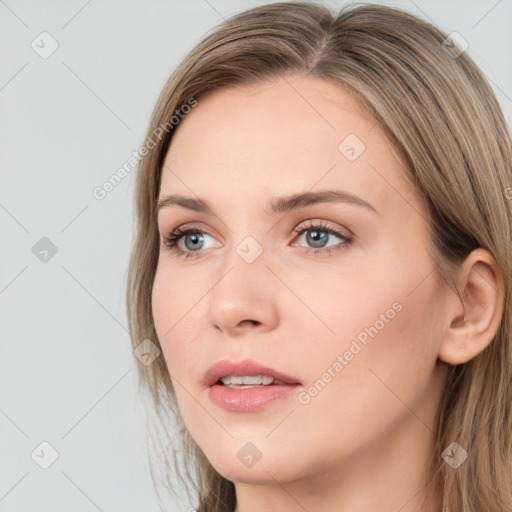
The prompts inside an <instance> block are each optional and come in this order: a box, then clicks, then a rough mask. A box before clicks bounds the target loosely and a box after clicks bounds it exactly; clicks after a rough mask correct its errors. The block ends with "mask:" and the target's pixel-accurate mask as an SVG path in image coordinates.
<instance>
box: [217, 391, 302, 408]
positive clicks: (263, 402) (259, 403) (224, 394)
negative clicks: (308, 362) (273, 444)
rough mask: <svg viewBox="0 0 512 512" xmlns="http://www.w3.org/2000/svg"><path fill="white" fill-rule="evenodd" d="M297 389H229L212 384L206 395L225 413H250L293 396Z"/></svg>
mask: <svg viewBox="0 0 512 512" xmlns="http://www.w3.org/2000/svg"><path fill="white" fill-rule="evenodd" d="M299 387H300V385H299V384H286V385H284V386H283V385H281V386H280V385H271V386H260V387H254V388H246V389H230V388H228V387H226V386H223V385H222V384H214V385H213V386H211V387H210V389H209V392H208V393H209V397H210V400H211V401H212V402H213V403H214V404H215V405H218V406H219V407H222V409H224V410H226V411H231V412H252V411H259V410H261V409H264V408H265V407H267V406H268V405H270V404H273V403H275V402H277V401H279V400H283V399H285V398H289V397H290V396H292V395H295V394H296V393H297V389H298V388H299Z"/></svg>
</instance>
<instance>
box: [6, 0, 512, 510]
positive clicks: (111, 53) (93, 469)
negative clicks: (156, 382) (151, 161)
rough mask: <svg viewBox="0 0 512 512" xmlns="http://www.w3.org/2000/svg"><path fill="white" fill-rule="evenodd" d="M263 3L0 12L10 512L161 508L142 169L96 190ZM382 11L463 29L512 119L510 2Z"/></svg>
mask: <svg viewBox="0 0 512 512" xmlns="http://www.w3.org/2000/svg"><path fill="white" fill-rule="evenodd" d="M262 3H267V2H257V1H246V0H244V1H238V2H237V1H234V0H231V1H228V0H209V1H208V2H207V1H205V0H191V1H187V2H185V1H179V2H178V1H170V0H166V1H163V0H162V1H156V0H153V1H146V2H144V1H142V0H138V1H137V0H129V1H127V0H125V1H122V2H121V1H114V0H108V1H103V2H101V1H99V0H89V1H85V0H73V1H69V0H68V1H64V0H61V1H55V0H54V1H47V2H36V1H28V0H6V1H5V2H4V1H0V52H1V66H0V113H1V116H0V131H1V133H0V176H1V186H0V226H1V233H2V237H1V239H2V244H1V248H2V250H1V251H0V333H1V334H0V336H1V338H0V339H1V354H0V384H1V385H0V453H1V456H0V512H7V511H8V512H18V511H19V512H21V511H23V512H27V511H33V512H36V511H37V512H39V511H53V512H58V511H66V512H73V511H83V512H89V511H90V512H94V511H96V510H100V511H104V512H107V511H112V512H114V511H116V512H117V511H135V510H144V511H153V510H158V503H157V499H156V494H155V491H154V489H153V487H152V484H151V481H150V478H149V470H148V465H147V462H146V455H145V453H146V452H145V442H144V439H145V429H144V426H143V424H142V421H141V416H140V414H139V409H140V398H138V393H137V376H136V372H135V368H136V367H135V362H136V361H135V359H134V357H133V354H132V352H131V348H130V342H129V338H128V333H127V320H126V313H125V303H124V293H125V285H126V271H127V264H128V258H129V254H130V246H131V242H132V235H133V231H132V225H133V224H132V223H133V217H132V205H131V198H132V192H133V178H134V172H131V173H130V174H129V175H128V176H127V178H126V179H125V180H124V181H123V182H122V183H121V184H120V185H118V186H117V187H116V188H115V189H114V190H113V191H112V192H110V193H109V194H108V195H107V197H106V198H105V199H103V200H102V201H100V200H97V199H95V198H94V197H93V195H92V190H93V189H94V187H97V186H101V184H102V183H103V182H105V181H106V180H107V179H108V178H109V176H111V175H112V174H113V173H114V172H115V171H116V170H117V169H118V168H119V167H120V166H121V165H122V164H123V163H124V162H126V161H127V159H128V158H129V157H130V156H131V155H132V153H133V151H135V150H137V149H138V148H139V147H140V146H141V144H142V142H143V138H144V133H145V129H146V126H147V123H148V120H149V116H150V113H151V110H152V108H153V105H154V103H155V101H156V99H157V96H158V94H159V92H160V90H161V88H162V86H163V85H164V83H165V81H166V79H167V77H168V76H169V74H170V73H171V71H172V70H173V69H174V67H175V66H176V65H177V64H178V62H179V61H180V60H181V58H182V57H183V56H184V55H185V54H186V52H187V51H188V50H190V49H191V48H192V47H193V46H194V44H195V43H197V42H198V41H199V39H201V38H202V36H203V35H204V34H206V32H207V31H209V30H210V29H212V28H213V27H214V26H215V25H216V24H218V23H219V22H220V21H222V18H226V17H228V16H230V15H231V14H233V13H235V12H238V11H240V10H243V9H246V8H248V7H251V6H256V5H260V4H262ZM324 3H327V2H324ZM329 3H330V4H331V5H338V6H341V5H343V4H344V3H345V2H341V1H338V2H329ZM380 3H386V4H388V5H395V6H399V7H404V8H406V9H408V10H410V11H411V12H413V13H416V14H419V15H421V16H423V17H425V18H427V19H430V20H431V21H432V22H434V23H436V24H437V25H438V26H440V27H441V28H442V29H444V30H445V31H447V32H451V31H457V32H459V33H460V34H461V35H462V36H463V37H464V38H465V39H466V40H467V41H468V43H469V49H468V50H467V51H468V52H469V53H470V54H471V56H472V57H473V58H474V59H475V60H476V62H477V64H478V65H479V66H480V67H481V68H482V70H483V71H484V73H485V74H486V75H487V77H488V78H489V80H490V81H491V83H492V85H493V87H494V89H495V91H496V93H497V96H498V99H499V100H500V102H501V104H502V106H503V109H504V111H505V114H506V116H507V119H508V120H509V124H510V121H511V120H512V66H511V55H512V31H511V29H510V27H511V26H512V0H500V1H495V0H492V1H472V2H468V1H451V2H446V1H429V2H427V1H420V0H416V1H415V2H413V1H410V0H407V1H397V2H380ZM43 31H47V32H49V33H50V34H51V36H52V37H53V38H54V39H55V40H56V41H57V42H58V45H59V47H58V49H57V50H56V51H55V52H54V53H53V54H52V55H51V56H50V57H48V58H47V59H43V58H41V57H40V56H39V54H38V53H36V52H35V51H34V50H33V49H32V47H31V43H32V41H33V40H36V42H37V39H36V38H37V36H39V34H40V33H41V32H43ZM47 43H48V42H47ZM46 48H48V45H46ZM43 237H47V238H48V239H49V240H51V242H52V243H53V244H54V245H55V247H56V249H57V253H56V254H54V255H53V256H52V252H51V249H50V252H49V253H48V255H46V262H42V261H40V259H38V257H36V255H35V254H34V253H33V251H32V248H33V247H34V246H35V245H36V244H37V243H38V242H39V241H40V239H41V238H43ZM45 243H47V242H39V244H43V245H42V246H41V247H40V246H36V249H37V250H35V252H36V253H38V251H42V250H44V249H45V248H46V249H48V247H46V246H45ZM43 254H44V253H43ZM39 256H40V257H43V256H42V254H40V255H39ZM43 441H46V442H48V443H50V444H51V445H52V446H53V447H54V449H55V450H57V452H58V454H59V456H58V458H57V460H56V461H55V462H54V463H53V464H52V465H51V466H50V467H49V468H48V469H42V468H41V467H40V466H39V465H38V464H37V463H36V462H35V461H34V459H33V458H32V457H31V453H32V452H33V451H34V450H36V453H39V455H40V458H39V460H41V461H42V460H43V459H44V458H45V457H46V458H48V457H49V456H50V452H49V450H48V449H46V451H45V449H44V446H43V447H40V443H41V442H43ZM41 449H43V452H41ZM37 450H39V451H37ZM43 453H44V455H43ZM35 458H36V460H37V457H36V456H35ZM190 505H191V504H190V503H187V502H186V500H185V501H184V502H183V503H182V504H181V505H178V504H176V505H174V506H170V507H169V508H168V510H176V511H178V510H181V511H186V510H187V508H188V507H189V506H190Z"/></svg>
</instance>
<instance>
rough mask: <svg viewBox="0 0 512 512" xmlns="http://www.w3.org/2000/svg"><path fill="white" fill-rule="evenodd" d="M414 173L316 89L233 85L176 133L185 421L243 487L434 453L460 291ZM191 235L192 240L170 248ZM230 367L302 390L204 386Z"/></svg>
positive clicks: (169, 186) (170, 288) (172, 153)
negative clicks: (437, 244) (447, 342)
mask: <svg viewBox="0 0 512 512" xmlns="http://www.w3.org/2000/svg"><path fill="white" fill-rule="evenodd" d="M404 172H405V168H404V164H403V162H402V161H401V160H399V157H398V156H397V155H396V154H395V153H394V152H393V149H392V147H391V145H390V143H389V141H388V140H387V138H386V137H385V135H384V133H383V131H382V130H381V129H380V127H379V126H378V125H377V124H376V123H375V122H374V121H372V120H371V119H369V118H368V117H367V116H366V115H365V114H364V113H363V111H362V110H361V109H360V108H359V107H358V104H357V103H356V102H355V101H354V99H353V97H351V96H350V95H348V94H347V93H346V92H344V91H343V90H342V89H341V88H339V87H337V86H335V85H333V84H331V83H329V82H327V81H324V80H321V79H318V78H313V77H297V76H290V77H288V78H286V80H285V79H284V78H282V79H280V80H278V81H274V82H267V83H262V84H259V85H258V86H243V87H236V88H234V87H232V88H229V89H223V90H219V91H216V92H214V93H212V94H211V95H209V96H207V97H206V98H204V99H201V100H200V101H199V102H198V104H197V106H196V107H195V108H193V110H192V111H191V112H190V113H189V114H188V115H187V117H186V118H185V119H184V121H183V122H182V124H180V126H179V129H178V131H177V132H176V134H175V136H174V138H173V141H172V144H171V146H170V149H169V152H168V154H167V156H166V159H165V165H164V169H163V174H162V184H161V191H160V201H161V206H162V207H161V208H160V210H159V213H158V227H159V231H160V236H161V240H162V245H161V249H160V256H159V260H158V268H157V272H156V276H155V281H154V287H153V314H154V321H155V325H156V330H157V333H158V338H159V340H160V343H161V345H162V348H163V355H164V357H165V360H166V362H167V366H168V369H169V372H170V374H171V377H172V381H173V383H174V388H175V391H176V397H177V401H178V406H179V410H180V412H181V415H182V417H183V420H184V423H185V425H186V427H187V429H188V431H189V433H190V434H191V436H192V437H193V439H194V440H195V441H196V443H197V444H198V445H199V447H200V448H201V450H202V451H203V452H204V454H205V455H206V457H207V458H208V459H209V461H210V462H211V464H212V465H213V466H214V467H215V468H216V470H217V471H218V472H219V473H220V474H222V475H223V476H225V477H227V478H228V479H229V480H231V481H235V482H241V483H274V482H275V480H274V479H275V478H277V479H278V480H279V482H283V483H284V482H291V481H300V480H302V479H304V481H306V479H307V481H308V482H312V481H314V480H313V479H314V478H315V477H318V478H319V481H323V482H325V481H326V480H325V478H326V475H333V471H334V469H336V472H337V475H338V476H339V475H340V472H347V474H349V472H350V471H352V470H354V469H355V468H356V467H358V468H363V467H365V464H368V467H370V466H371V464H372V463H376V462H377V461H378V460H380V459H383V458H385V457H386V456H387V454H388V453H389V450H390V449H391V447H393V446H397V443H401V444H400V446H401V448H400V450H401V451H400V453H401V455H403V457H406V456H407V448H406V446H407V447H409V448H411V447H415V448H414V449H415V450H416V452H415V455H414V457H419V456H420V455H418V452H419V453H421V454H423V453H424V452H426V451H427V450H428V444H427V442H426V440H428V438H429V436H430V435H431V430H430V429H431V428H432V420H433V417H434V414H435V411H436V407H437V403H438V401H439V398H440V392H441V388H442V385H443V378H444V375H445V374H444V371H443V368H442V366H441V365H440V364H439V362H438V349H439V345H440V342H441V330H442V328H443V325H442V323H441V317H442V315H441V313H442V311H443V303H444V300H445V299H446V298H447V297H448V294H449V293H451V292H450V291H449V289H448V287H447V286H446V285H445V284H444V282H443V281H442V280H441V279H440V278H439V277H438V275H437V273H436V272H435V271H434V270H433V265H432V261H431V258H430V257H429V252H428V249H427V243H428V232H427V214H426V211H425V207H424V204H423V203H422V201H421V200H420V198H419V197H418V196H417V194H416V193H415V191H414V190H413V189H412V188H411V187H410V186H409V185H408V184H407V183H406V181H405V180H404V179H403V178H402V177H401V175H402V173H404ZM328 191H332V192H328ZM171 195H173V196H174V195H176V196H182V197H183V198H187V200H188V201H187V202H185V201H179V200H176V199H172V198H170V197H169V196H171ZM297 195H298V196H301V197H300V198H298V199H297V200H289V199H290V198H292V197H294V196H297ZM302 195H303V197H302ZM322 195H324V197H322ZM199 202H200V203H199ZM178 203H180V204H178ZM271 204H274V207H273V208H272V207H271ZM201 205H202V207H200V206H201ZM204 205H207V207H208V208H209V210H211V212H209V211H207V208H206V207H205V206H204ZM177 228H181V230H182V231H183V230H186V229H190V228H193V232H192V233H191V234H190V233H189V234H188V235H187V234H185V235H182V234H181V233H178V234H177V236H178V240H174V242H175V246H174V247H169V246H166V245H165V244H166V241H167V239H168V237H169V235H170V234H171V233H173V232H175V230H176V229H177ZM180 236H181V238H180ZM180 251H183V252H180ZM226 360H227V361H231V362H233V363H238V362H240V361H244V360H252V361H254V362H256V363H260V364H262V365H264V366H266V367H270V368H272V369H274V370H275V371H277V372H281V373H282V374H285V375H287V376H289V377H291V381H293V382H295V383H296V384H294V385H292V384H285V385H279V384H272V385H270V386H269V387H261V386H259V387H257V388H244V389H231V388H230V387H229V386H226V385H225V384H216V385H214V386H208V385H206V384H205V383H204V382H203V379H204V377H205V374H206V373H207V371H208V370H209V368H210V367H211V366H212V365H214V364H215V363H217V362H219V361H226ZM243 368H244V367H243V366H240V367H238V369H239V370H240V371H238V373H237V370H236V369H229V368H227V369H226V368H224V369H223V368H220V370H219V373H220V374H221V376H229V375H235V376H239V374H241V373H243V372H242V369H243ZM245 369H246V370H247V372H246V373H248V374H249V375H268V374H267V373H266V372H265V371H263V370H258V369H251V368H249V367H246V368H245ZM223 372H224V374H225V373H227V374H228V375H224V374H223ZM270 376H272V375H271V372H270ZM218 377H219V374H218V373H217V374H214V375H213V377H212V378H215V379H217V378H218ZM275 377H276V376H275V375H274V378H275ZM235 382H236V381H235ZM254 382H257V381H254ZM235 387H236V386H235ZM418 447H420V448H418ZM423 447H424V448H423ZM409 456H410V457H413V455H411V452H409ZM277 475H278V476H277ZM321 478H323V480H320V479H321Z"/></svg>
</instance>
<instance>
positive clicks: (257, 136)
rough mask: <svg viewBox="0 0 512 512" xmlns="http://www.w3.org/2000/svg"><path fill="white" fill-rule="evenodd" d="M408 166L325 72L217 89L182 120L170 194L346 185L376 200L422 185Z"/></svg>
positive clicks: (167, 186) (165, 178) (173, 149)
mask: <svg viewBox="0 0 512 512" xmlns="http://www.w3.org/2000/svg"><path fill="white" fill-rule="evenodd" d="M403 172H404V164H403V162H402V161H401V159H400V158H399V156H398V154H397V153H396V151H395V149H394V148H393V146H392V145H391V144H390V142H389V140H388V138H387V137H386V136H385V134H384V132H383V131H382V129H381V128H380V126H379V125H377V124H376V123H375V121H374V120H373V119H371V118H370V117H369V116H368V115H367V114H365V112H364V111H363V110H362V108H361V107H360V105H359V104H358V102H357V101H356V99H355V97H354V95H353V94H350V93H349V92H348V91H346V90H344V89H342V88H341V87H339V86H337V85H335V84H333V83H330V82H328V81H326V80H323V79H319V78H316V77H294V76H290V77H282V78H279V79H276V80H273V81H268V82H264V83H259V84H253V85H243V86H236V87H229V88H225V89H220V90H217V91H215V92H213V93H210V94H209V95H207V96H206V97H204V98H202V99H201V100H199V101H198V104H197V106H196V107H194V108H193V109H192V111H191V112H190V113H189V114H188V115H187V117H186V118H185V119H184V120H183V121H182V122H181V123H180V125H179V128H178V130H177V132H176V134H175V135H174V137H173V140H172V142H171V145H170V148H169V151H168V153H167V155H166V158H165V162H164V169H163V172H162V185H161V195H162V194H166V193H183V194H185V193H186V194H187V195H197V196H200V197H205V198H213V199H215V197H218V196H221V197H225V198H226V197H228V196H233V197H232V199H233V201H235V202H236V201H237V198H238V201H239V203H240V206H242V205H243V204H247V203H246V201H247V198H248V197H251V198H258V197H268V196H269V195H278V194H286V193H290V194H292V193H295V192H297V191H303V190H310V189H312V188H336V187H337V188H340V187H342V188H344V189H348V190H350V191H351V192H353V193H358V194H359V195H361V196H363V197H365V198H366V199H368V200H370V201H371V200H373V201H374V202H376V203H381V204H382V202H386V201H389V200H391V199H392V197H391V196H390V194H394V195H396V194H397V192H398V193H401V194H403V195H405V196H410V200H413V197H412V191H411V190H409V187H408V186H407V184H406V183H405V181H404V180H403V179H402V177H401V175H402V173H403Z"/></svg>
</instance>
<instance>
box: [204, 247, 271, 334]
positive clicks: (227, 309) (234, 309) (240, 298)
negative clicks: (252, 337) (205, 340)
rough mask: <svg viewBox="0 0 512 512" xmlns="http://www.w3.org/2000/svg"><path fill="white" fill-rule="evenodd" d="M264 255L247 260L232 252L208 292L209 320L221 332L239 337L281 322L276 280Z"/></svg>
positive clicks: (266, 330)
mask: <svg viewBox="0 0 512 512" xmlns="http://www.w3.org/2000/svg"><path fill="white" fill-rule="evenodd" d="M273 277H274V276H273V275H272V272H271V271H270V270H269V269H268V268H267V266H266V262H265V258H264V255H263V254H262V255H260V256H259V257H258V259H257V260H256V261H253V262H252V263H247V262H246V261H244V260H243V259H242V258H240V257H239V256H238V254H236V252H235V251H233V254H231V255H230V257H229V258H227V259H226V261H225V266H224V271H223V272H222V277H221V278H220V279H219V280H218V281H217V284H216V285H215V286H213V288H212V289H211V290H210V293H209V304H208V319H209V321H210V322H211V324H212V325H213V326H214V327H215V328H216V329H218V330H220V331H221V332H223V333H225V334H229V335H231V336H239V335H242V334H243V333H245V332H251V333H254V332H259V333H261V332H268V331H271V330H273V329H275V328H276V326H277V325H278V323H279V313H278V307H277V304H278V303H277V288H276V281H277V280H276V279H275V278H274V279H272V278H273Z"/></svg>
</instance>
